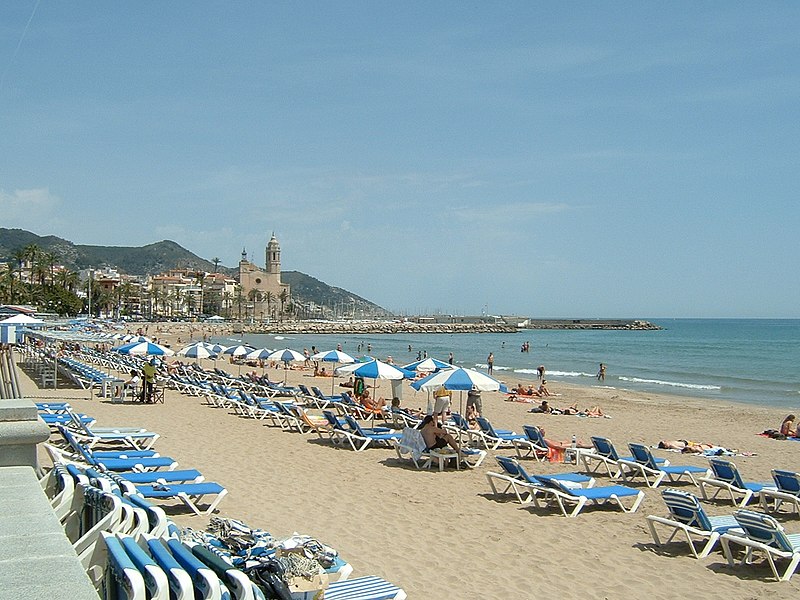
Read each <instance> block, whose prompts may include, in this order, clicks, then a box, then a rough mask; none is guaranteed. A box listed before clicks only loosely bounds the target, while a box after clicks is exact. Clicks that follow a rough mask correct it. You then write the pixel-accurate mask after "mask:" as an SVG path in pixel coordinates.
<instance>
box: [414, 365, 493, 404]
mask: <svg viewBox="0 0 800 600" xmlns="http://www.w3.org/2000/svg"><path fill="white" fill-rule="evenodd" d="M411 387H412V388H414V389H415V390H427V391H430V390H435V389H438V388H439V387H444V388H445V389H446V390H458V391H459V392H461V394H459V413H462V414H463V411H462V408H463V407H462V402H461V401H462V400H463V392H464V390H467V391H469V390H471V389H473V388H474V389H476V390H480V391H482V392H497V391H501V392H506V391H508V389H507V388H506V386H505V385H504V384H502V383H500V382H499V381H497V379H495V378H494V377H491V376H489V375H486V374H485V373H481V372H480V371H475V370H474V369H465V368H463V367H455V368H453V369H447V370H443V371H439V372H438V373H433V374H431V375H428V376H427V377H424V378H422V379H420V380H419V381H415V382H414V383H412V384H411Z"/></svg>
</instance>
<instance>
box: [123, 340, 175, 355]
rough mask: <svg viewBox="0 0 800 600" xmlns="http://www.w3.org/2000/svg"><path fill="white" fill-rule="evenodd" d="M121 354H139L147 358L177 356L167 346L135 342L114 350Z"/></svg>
mask: <svg viewBox="0 0 800 600" xmlns="http://www.w3.org/2000/svg"><path fill="white" fill-rule="evenodd" d="M113 350H114V351H115V352H119V353H120V354H138V355H146V356H172V355H173V354H175V353H174V352H173V351H172V350H170V349H169V348H167V347H166V346H162V345H160V344H154V343H153V342H133V343H131V344H125V345H124V346H119V347H117V348H114V349H113Z"/></svg>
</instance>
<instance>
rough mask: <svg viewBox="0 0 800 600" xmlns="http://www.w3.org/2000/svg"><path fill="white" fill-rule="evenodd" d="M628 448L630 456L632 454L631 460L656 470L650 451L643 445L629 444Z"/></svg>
mask: <svg viewBox="0 0 800 600" xmlns="http://www.w3.org/2000/svg"><path fill="white" fill-rule="evenodd" d="M628 448H630V449H631V454H633V458H634V460H635V461H636V462H638V463H639V464H642V465H644V466H646V467H649V468H651V469H655V470H658V466H657V465H656V460H655V458H653V453H652V452H650V449H649V448H648V447H647V446H645V445H644V444H633V443H631V444H628Z"/></svg>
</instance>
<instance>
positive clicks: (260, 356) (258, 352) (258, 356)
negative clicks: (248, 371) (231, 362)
mask: <svg viewBox="0 0 800 600" xmlns="http://www.w3.org/2000/svg"><path fill="white" fill-rule="evenodd" d="M273 352H275V351H274V350H270V349H269V348H256V349H255V350H253V351H252V352H250V353H249V354H247V355H245V358H246V359H247V360H269V355H270V354H272V353H273Z"/></svg>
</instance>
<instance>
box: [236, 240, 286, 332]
mask: <svg viewBox="0 0 800 600" xmlns="http://www.w3.org/2000/svg"><path fill="white" fill-rule="evenodd" d="M265 262H266V264H265V268H264V269H260V268H259V267H258V266H256V265H255V264H254V263H252V262H250V261H249V260H247V252H246V251H245V250H242V260H240V261H239V285H240V286H241V288H242V295H243V296H244V298H245V301H246V302H247V309H248V310H247V314H249V315H251V316H252V317H254V318H257V319H264V318H267V317H272V318H274V317H275V316H276V315H277V314H278V311H279V310H280V309H281V307H284V306H285V305H286V304H287V303H288V301H289V298H290V295H291V290H290V287H289V284H288V283H282V282H281V245H280V244H279V243H278V240H277V238H276V237H275V234H274V233H273V234H272V238H271V239H270V240H269V243H268V244H267V249H266V261H265Z"/></svg>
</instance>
